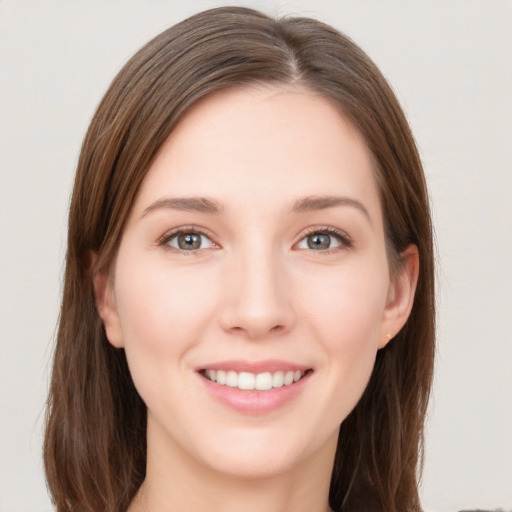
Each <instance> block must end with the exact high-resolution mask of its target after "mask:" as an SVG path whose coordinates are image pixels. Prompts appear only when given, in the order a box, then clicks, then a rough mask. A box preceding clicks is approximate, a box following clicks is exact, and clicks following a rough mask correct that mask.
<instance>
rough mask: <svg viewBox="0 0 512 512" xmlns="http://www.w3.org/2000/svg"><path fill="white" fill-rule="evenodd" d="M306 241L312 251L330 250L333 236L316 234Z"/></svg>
mask: <svg viewBox="0 0 512 512" xmlns="http://www.w3.org/2000/svg"><path fill="white" fill-rule="evenodd" d="M306 239H307V241H308V247H309V248H310V249H316V250H318V249H329V248H330V247H331V236H330V235H326V234H324V233H314V234H313V235H309V236H308V237H306Z"/></svg>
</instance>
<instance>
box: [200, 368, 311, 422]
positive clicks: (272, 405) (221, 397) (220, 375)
mask: <svg viewBox="0 0 512 512" xmlns="http://www.w3.org/2000/svg"><path fill="white" fill-rule="evenodd" d="M196 371H197V373H198V374H199V375H200V377H201V380H202V381H203V383H204V384H205V387H206V389H207V390H208V391H209V393H210V396H212V397H213V398H214V399H216V400H217V401H219V402H221V403H222V404H223V405H227V406H228V407H230V408H231V409H234V410H235V411H237V412H242V413H248V414H263V413H268V412H271V411H273V410H275V409H278V408H280V407H282V406H284V405H285V404H287V403H288V402H290V401H292V400H293V399H294V398H295V397H296V396H298V395H299V394H300V393H301V391H302V389H304V386H305V383H306V382H307V381H309V377H310V376H311V374H312V373H313V369H312V368H310V367H307V366H304V365H297V364H293V363H289V362H285V361H276V360H272V361H270V360H268V361H260V362H247V361H225V362H222V363H215V364H209V365H205V366H204V367H202V368H198V369H197V370H196Z"/></svg>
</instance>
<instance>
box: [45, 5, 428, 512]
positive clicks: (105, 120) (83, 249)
mask: <svg viewBox="0 0 512 512" xmlns="http://www.w3.org/2000/svg"><path fill="white" fill-rule="evenodd" d="M251 83H285V84H299V85H301V86H302V87H306V88H309V89H310V90H312V91H314V92H315V93H317V94H320V95H323V96H324V97H326V98H328V99H329V100H331V101H332V102H333V103H334V104H335V105H337V106H338V107H339V108H340V111H342V112H343V115H345V116H347V118H348V119H350V120H351V121H352V122H353V124H354V125H355V126H356V127H357V128H358V129H359V131H360V132H361V134H362V135H363V137H364V139H365V141H366V144H367V145H368V148H369V149H370V151H371V152H372V153H373V156H374V160H375V176H376V180H377V183H378V185H379V188H380V194H381V201H382V209H383V215H384V221H385V228H386V240H387V244H388V252H389V255H390V264H391V265H392V262H393V261H395V262H396V261H397V259H398V256H397V255H399V253H400V252H401V251H402V250H403V249H405V247H406V246H407V245H409V244H411V243H412V244H416V246H417V247H418V250H419V258H420V271H419V281H418V286H417V290H416V296H415V301H414V306H413V309H412V312H411V315H410V317H409V319H408V321H407V323H406V325H405V326H404V328H403V329H402V330H401V332H400V333H399V334H398V335H397V336H396V338H395V339H394V340H393V341H392V342H390V343H389V344H387V346H386V347H385V348H384V349H382V350H380V351H379V352H378V354H377V360H376V363H375V368H374V371H373V374H372V377H371V379H370V382H369V385H368V387H367V389H366V391H365V393H364V395H363V397H362V398H361V400H360V402H359V403H358V404H357V406H356V407H355V409H354V410H353V411H352V413H351V414H350V415H349V417H348V418H347V419H346V420H345V421H344V422H343V423H342V425H341V429H340V434H339V441H338V449H337V453H336V459H335V464H334V469H333V473H332V480H331V488H330V496H329V499H330V505H331V507H332V509H333V510H335V511H341V510H343V511H362V510H372V511H374V510H375V511H377V510H378V511H386V512H398V511H400V512H404V511H413V510H420V509H421V506H420V503H419V498H418V472H419V469H420V466H421V454H422V446H423V445H422V442H423V424H424V418H425V413H426V407H427V402H428V397H429V392H430V387H431V379H432V372H433V360H434V271H433V248H432V229H431V223H430V213H429V206H428V197H427V190H426V186H425V180H424V175H423V171H422V166H421V162H420V159H419V156H418V152H417V149H416V146H415V143H414V140H413V137H412V135H411V132H410V129H409V126H408V124H407V121H406V119H405V116H404V114H403V112H402V110H401V108H400V106H399V104H398V101H397V99H396V98H395V96H394V94H393V92H392V91H391V89H390V87H389V85H388V84H387V82H386V80H385V78H384V77H383V76H382V74H381V73H380V72H379V70H378V69H377V67H376V66H375V64H374V63H373V62H372V61H371V60H370V59H369V57H368V56H367V55H366V54H365V53H364V52H363V51H362V50H361V49H360V48H359V47H358V46H356V45H355V44H354V43H353V42H352V41H351V40H350V39H349V38H347V37H346V36H344V35H342V34H340V33H339V32H338V31H336V30H335V29H333V28H332V27H330V26H328V25H325V24H322V23H320V22H318V21H315V20H312V19H307V18H283V19H279V20H275V19H272V18H269V17H267V16H265V15H264V14H261V13H259V12H257V11H254V10H250V9H246V8H240V7H224V8H219V9H213V10H209V11H205V12H202V13H199V14H197V15H195V16H192V17H191V18H189V19H187V20H185V21H183V22H181V23H179V24H177V25H175V26H173V27H171V28H170V29H168V30H166V31H165V32H163V33H162V34H160V35H159V36H157V37H156V38H155V39H153V40H152V41H150V42H149V43H148V44H147V45H146V46H145V47H143V48H142V49H141V50H140V51H139V52H138V53H137V54H135V55H134V56H133V57H132V58H131V60H129V62H128V63H127V64H126V65H125V66H124V68H123V69H122V70H121V71H120V73H119V74H118V75H117V77H116V78H115V79H114V81H113V83H112V84H111V86H110V88H109V89H108V91H107V93H106V94H105V96H104V98H103V100H102V101H101V103H100V105H99V107H98V109H97V111H96V113H95V115H94V117H93V120H92V122H91V124H90V127H89V130H88V132H87V134H86V136H85V139H84V142H83V146H82V151H81V154H80V159H79V162H78V169H77V173H76V180H75V185H74V190H73V195H72V200H71V206H70V212H69V231H68V250H67V258H66V270H65V277H64V291H63V298H62V308H61V312H60V320H59V329H58V335H57V344H56V349H55V355H54V362H53V373H52V379H51V385H50V393H49V398H48V412H47V426H46V437H45V442H44V460H45V468H46V475H47V481H48V486H49V489H50V492H51V495H52V497H53V500H54V502H55V504H56V507H57V511H59V512H62V511H74V512H79V511H88V512H98V511H100V510H101V511H109V512H110V511H112V512H124V511H125V510H126V509H127V507H128V505H129V504H130V502H131V500H132V499H133V497H134V495H135V493H136V491H137V489H138V488H139V486H140V485H141V483H142V481H143V480H144V477H145V468H146V408H145V405H144V403H143V402H142V400H141V398H140V397H139V395H138V394H137V392H136V390H135V388H134V385H133V382H132V380H131V377H130V373H129V370H128V366H127V363H126V358H125V354H124V351H123V350H122V349H115V348H113V347H112V345H110V343H108V341H107V339H106V336H105V332H104V329H103V325H102V322H101V320H100V318H99V316H98V313H97V310H96V306H95V298H94V291H93V276H94V274H95V273H96V272H99V271H103V270H106V269H108V267H109V265H110V264H111V262H112V261H113V258H114V256H115V253H116V250H117V247H118V244H119V241H120V237H121V235H122V231H123V225H124V223H125V221H126V218H127V215H128V213H129V211H130V208H131V205H132V204H133V201H134V198H135V195H136V193H137V190H138V187H139V185H140V183H141V182H142V180H143V179H144V176H145V174H146V172H147V171H148V168H149V167H150V165H151V163H152V162H153V160H154V158H155V155H156V154H157V152H158V150H159V148H160V147H161V146H162V144H163V142H164V141H165V140H166V139H167V137H168V136H169V134H170V133H171V131H172V130H173V128H174V127H175V126H176V124H177V123H178V122H179V120H180V119H181V118H182V117H183V115H184V113H185V112H186V111H187V109H188V108H189V107H190V106H191V105H192V104H194V103H195V102H197V101H198V100H199V99H200V98H202V97H204V96H206V95H207V94H210V93H212V92H214V91H217V90H220V89H224V88H227V87H232V86H243V85H244V84H251ZM92 254H95V255H96V258H94V259H93V258H92V256H91V255H92Z"/></svg>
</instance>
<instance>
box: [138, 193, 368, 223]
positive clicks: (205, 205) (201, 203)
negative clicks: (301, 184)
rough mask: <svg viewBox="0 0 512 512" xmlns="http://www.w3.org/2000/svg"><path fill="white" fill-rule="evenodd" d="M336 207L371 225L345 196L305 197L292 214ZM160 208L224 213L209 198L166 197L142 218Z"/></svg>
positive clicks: (359, 206) (360, 206)
mask: <svg viewBox="0 0 512 512" xmlns="http://www.w3.org/2000/svg"><path fill="white" fill-rule="evenodd" d="M336 206H351V207H353V208H356V209H358V210H359V211H360V212H362V213H363V214H364V216H365V217H366V218H367V219H368V220H369V221H370V224H371V218H370V214H369V213H368V210H367V209H366V208H365V206H364V205H363V204H362V203H361V202H360V201H357V200H356V199H352V198H350V197H345V196H307V197H303V198H300V199H297V200H296V201H295V203H294V204H293V206H292V209H291V211H292V213H305V212H311V211H316V210H325V209H327V208H333V207H336ZM160 208H169V209H172V210H182V211H193V212H200V213H213V214H220V213H222V212H224V206H223V205H222V204H221V203H219V201H216V200H215V199H209V198H207V197H164V198H161V199H158V200H156V201H155V202H154V203H152V204H150V205H149V206H148V207H147V208H146V209H145V210H144V211H143V212H142V215H141V218H142V217H145V216H146V215H147V214H148V213H150V212H152V211H154V210H158V209H160Z"/></svg>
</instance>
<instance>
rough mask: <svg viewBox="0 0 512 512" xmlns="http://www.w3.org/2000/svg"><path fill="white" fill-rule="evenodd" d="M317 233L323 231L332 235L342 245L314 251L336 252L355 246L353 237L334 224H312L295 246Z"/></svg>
mask: <svg viewBox="0 0 512 512" xmlns="http://www.w3.org/2000/svg"><path fill="white" fill-rule="evenodd" d="M315 233H321V234H326V235H329V236H332V237H334V238H336V239H337V240H338V241H339V243H340V246H338V247H332V248H329V249H325V250H323V251H314V252H318V253H324V254H325V253H330V252H336V251H339V250H343V249H350V248H351V247H353V246H354V241H353V240H352V237H350V236H349V235H348V234H347V233H346V232H345V231H343V230H341V229H338V228H335V227H333V226H311V227H309V228H306V230H305V231H304V232H303V233H301V238H300V239H299V240H298V241H297V242H296V243H295V244H294V247H296V246H297V245H298V244H299V243H300V242H302V241H303V240H304V239H305V238H306V237H308V236H310V235H313V234H315ZM305 250H311V251H313V249H305Z"/></svg>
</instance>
